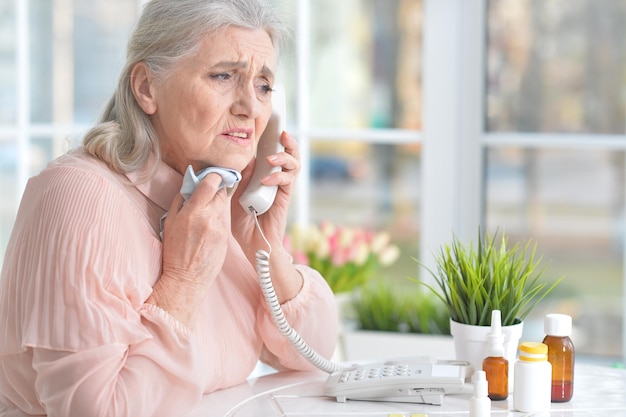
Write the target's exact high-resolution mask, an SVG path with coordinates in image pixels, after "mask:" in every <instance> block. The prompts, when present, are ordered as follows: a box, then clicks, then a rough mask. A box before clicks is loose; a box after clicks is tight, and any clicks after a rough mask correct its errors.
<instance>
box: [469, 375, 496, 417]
mask: <svg viewBox="0 0 626 417" xmlns="http://www.w3.org/2000/svg"><path fill="white" fill-rule="evenodd" d="M472 383H473V384H474V393H473V394H472V398H470V417H489V416H490V415H491V400H490V399H489V397H488V396H487V377H486V376H485V371H476V372H474V375H472Z"/></svg>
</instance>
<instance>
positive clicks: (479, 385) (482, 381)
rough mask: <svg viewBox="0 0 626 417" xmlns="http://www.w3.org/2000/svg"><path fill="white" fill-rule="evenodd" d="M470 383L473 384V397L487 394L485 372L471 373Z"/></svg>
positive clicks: (487, 387)
mask: <svg viewBox="0 0 626 417" xmlns="http://www.w3.org/2000/svg"><path fill="white" fill-rule="evenodd" d="M472 383H473V384H474V397H486V396H488V395H489V386H488V385H487V373H486V372H485V371H476V372H474V375H472Z"/></svg>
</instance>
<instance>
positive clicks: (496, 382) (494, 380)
mask: <svg viewBox="0 0 626 417" xmlns="http://www.w3.org/2000/svg"><path fill="white" fill-rule="evenodd" d="M483 371H485V374H486V377H487V384H488V392H489V398H490V399H491V400H492V401H501V400H506V399H507V397H508V396H509V361H508V360H507V359H506V358H504V334H502V318H501V314H500V310H493V311H492V312H491V331H490V332H489V334H487V357H486V358H485V359H484V360H483Z"/></svg>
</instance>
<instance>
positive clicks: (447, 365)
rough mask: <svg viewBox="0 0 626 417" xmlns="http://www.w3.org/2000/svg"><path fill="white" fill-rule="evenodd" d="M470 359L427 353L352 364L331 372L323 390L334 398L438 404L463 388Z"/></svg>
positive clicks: (339, 400)
mask: <svg viewBox="0 0 626 417" xmlns="http://www.w3.org/2000/svg"><path fill="white" fill-rule="evenodd" d="M471 370H472V368H471V365H470V364H469V362H465V361H446V360H437V359H434V358H428V357H415V358H402V359H397V360H390V361H386V362H375V363H369V364H363V365H354V366H352V367H349V368H346V369H343V370H341V371H338V372H334V373H332V374H331V375H330V376H329V377H328V379H327V380H326V383H325V385H324V394H325V395H327V396H329V397H335V398H336V399H337V402H341V403H343V402H346V400H361V401H387V402H403V403H419V404H433V405H441V404H442V403H443V397H444V395H445V394H448V393H453V392H459V391H461V390H462V389H463V385H464V383H465V379H466V377H467V375H468V374H469V373H470V372H471Z"/></svg>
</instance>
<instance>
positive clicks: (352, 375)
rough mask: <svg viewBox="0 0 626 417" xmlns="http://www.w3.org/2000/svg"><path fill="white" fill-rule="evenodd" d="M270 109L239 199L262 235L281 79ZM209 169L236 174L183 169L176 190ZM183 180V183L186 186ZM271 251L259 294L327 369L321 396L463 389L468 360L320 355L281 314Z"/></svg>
mask: <svg viewBox="0 0 626 417" xmlns="http://www.w3.org/2000/svg"><path fill="white" fill-rule="evenodd" d="M272 109H273V111H272V116H271V117H270V120H269V122H268V125H267V127H266V129H265V131H264V132H263V134H262V136H261V139H260V140H259V144H258V146H257V156H256V165H255V168H254V172H253V174H252V178H251V179H250V182H249V184H248V187H247V188H246V190H244V192H243V194H242V195H241V197H240V199H239V202H240V204H241V206H242V207H243V208H244V209H245V210H248V211H250V213H251V215H253V216H254V217H255V219H256V220H257V221H256V224H257V228H258V229H259V231H260V233H261V235H263V230H261V227H260V224H259V222H258V218H257V216H259V215H261V214H263V213H265V212H266V211H267V210H268V209H269V208H270V207H271V205H272V203H273V202H274V198H275V197H276V192H277V189H278V187H277V186H271V187H270V186H266V185H262V184H261V178H263V177H264V176H266V175H269V174H270V173H273V172H276V171H277V170H280V167H272V166H270V165H269V164H267V162H266V160H265V158H266V157H267V156H268V155H272V154H275V153H278V152H281V151H283V150H284V148H283V146H282V145H281V144H280V135H281V134H282V132H283V131H284V130H285V92H284V88H283V86H282V85H280V84H277V85H275V87H274V91H273V93H272ZM208 172H217V173H219V174H220V175H222V178H223V181H222V183H221V184H220V187H229V188H230V187H233V186H234V184H236V183H237V182H239V180H240V179H241V175H240V174H239V173H238V172H237V171H233V170H231V169H227V168H216V167H210V168H206V169H205V170H202V171H200V172H199V173H198V174H197V175H196V174H194V173H193V171H189V170H188V172H187V174H186V175H185V180H184V185H183V189H181V193H183V191H184V192H186V193H189V195H190V194H191V192H193V190H194V189H195V186H196V185H197V183H198V182H199V181H200V180H201V179H202V178H203V177H204V176H206V174H207V173H208ZM185 184H187V186H188V188H185ZM263 237H264V238H265V236H263ZM266 242H267V240H266ZM268 247H269V243H268ZM270 254H271V247H269V252H266V251H264V250H259V251H257V273H258V276H259V283H260V285H261V290H262V292H263V296H264V297H265V300H266V302H267V304H268V307H269V310H270V313H271V314H272V317H273V319H274V323H275V324H276V327H277V328H278V330H279V331H280V332H281V334H282V335H283V336H285V337H286V338H287V339H288V340H289V341H290V342H291V343H292V344H293V345H294V347H295V348H296V349H297V350H298V351H299V352H300V354H301V355H302V356H304V357H305V358H306V359H307V360H309V361H310V362H311V363H312V364H313V365H315V366H316V367H318V368H320V369H321V370H323V371H326V372H328V373H329V374H330V376H329V378H328V380H327V381H326V384H325V386H324V394H325V395H328V396H331V397H336V399H337V401H338V402H345V401H346V399H350V400H371V401H393V402H414V403H427V404H441V403H442V401H443V395H444V394H447V393H450V392H457V391H460V390H461V389H462V387H463V384H464V381H465V379H466V378H467V377H468V376H469V373H470V372H471V366H470V365H469V363H468V362H463V361H438V360H435V359H432V358H417V357H414V358H405V359H396V360H393V361H388V362H380V363H370V364H361V365H353V366H351V367H347V368H344V367H343V366H342V365H339V364H337V363H334V362H332V361H329V360H328V359H326V358H323V357H322V356H320V355H319V354H318V353H317V352H315V351H314V350H313V349H311V348H310V347H309V346H308V345H307V344H306V342H305V341H304V340H303V339H302V338H301V337H300V335H299V334H298V333H297V332H296V331H295V330H294V329H293V328H292V327H291V326H290V325H289V323H288V322H287V319H286V318H285V316H284V314H283V311H282V308H281V306H280V303H279V302H278V298H277V297H276V293H275V291H274V287H273V285H272V279H271V277H270V269H269V258H270Z"/></svg>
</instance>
